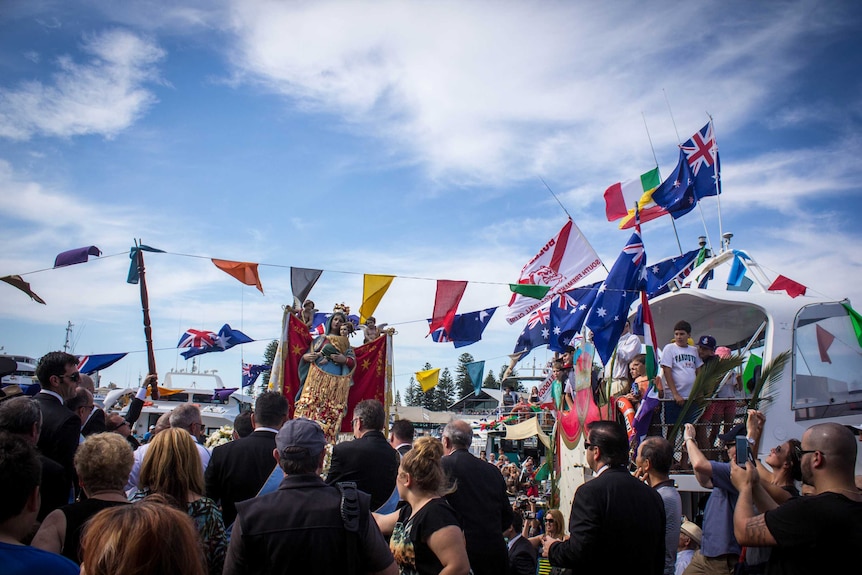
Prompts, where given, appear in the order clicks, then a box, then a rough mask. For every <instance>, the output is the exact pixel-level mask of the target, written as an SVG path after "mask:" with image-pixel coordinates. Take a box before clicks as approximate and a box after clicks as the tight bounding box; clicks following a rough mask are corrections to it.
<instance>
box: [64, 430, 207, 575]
mask: <svg viewBox="0 0 862 575" xmlns="http://www.w3.org/2000/svg"><path fill="white" fill-rule="evenodd" d="M117 437H119V438H120V439H123V438H122V437H120V436H119V435H118V436H117ZM123 441H124V442H125V440H123ZM81 549H82V551H83V561H82V564H81V573H86V574H87V575H115V574H117V573H122V574H123V575H162V574H164V573H181V574H182V575H205V574H206V562H205V561H204V558H203V555H202V553H201V551H200V544H199V542H198V535H197V532H196V530H195V525H194V523H193V522H192V520H191V519H190V518H189V516H188V515H186V514H185V513H183V512H182V511H180V510H178V509H176V508H175V507H174V506H172V505H170V504H169V503H168V500H167V498H165V497H162V496H161V495H152V496H150V497H148V498H147V499H145V500H143V501H140V502H138V503H134V504H132V505H124V506H121V507H115V508H112V509H106V510H104V511H102V512H100V513H98V514H96V515H95V516H94V517H93V519H92V520H90V522H89V523H88V524H87V526H86V527H85V528H84V535H83V538H82V540H81Z"/></svg>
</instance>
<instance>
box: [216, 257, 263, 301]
mask: <svg viewBox="0 0 862 575" xmlns="http://www.w3.org/2000/svg"><path fill="white" fill-rule="evenodd" d="M212 262H213V264H215V267H217V268H218V269H220V270H221V271H223V272H225V273H226V274H228V275H229V276H232V277H235V278H236V279H238V280H239V281H240V282H242V283H244V284H245V285H247V286H254V287H256V288H257V289H258V290H260V293H263V286H262V285H260V275H258V272H257V264H255V263H251V262H233V261H230V260H217V259H215V258H213V259H212Z"/></svg>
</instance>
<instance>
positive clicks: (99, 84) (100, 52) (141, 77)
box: [0, 30, 164, 140]
mask: <svg viewBox="0 0 862 575" xmlns="http://www.w3.org/2000/svg"><path fill="white" fill-rule="evenodd" d="M80 48H81V51H82V52H83V53H85V54H87V56H88V59H87V60H86V61H84V62H80V61H77V60H76V59H75V58H73V57H72V56H69V55H62V56H60V57H58V58H57V61H56V66H57V69H58V70H57V72H55V73H54V75H53V77H52V81H51V82H50V83H43V82H40V81H35V80H33V81H27V82H21V83H19V84H18V85H17V86H15V87H8V88H3V89H2V90H0V137H5V138H10V139H13V140H27V139H30V138H32V137H34V136H59V137H70V136H79V135H84V134H100V135H103V136H106V137H113V136H115V135H116V134H118V133H119V132H121V131H122V130H124V129H126V128H127V127H128V126H130V125H131V124H132V123H134V122H135V121H136V120H137V119H138V118H139V117H140V116H141V115H143V114H144V113H145V112H146V111H147V110H148V109H149V108H150V107H151V106H152V105H153V104H154V103H155V102H156V98H155V96H154V94H153V93H152V92H151V91H150V90H148V89H146V88H145V85H146V84H149V83H153V82H157V81H158V80H159V76H158V72H157V70H156V68H155V64H157V63H158V62H159V61H160V60H161V59H162V58H163V57H164V51H163V50H162V49H161V48H159V47H158V46H157V45H156V44H155V42H153V41H152V40H149V39H147V38H143V37H141V36H138V35H135V34H133V33H131V32H128V31H125V30H108V31H104V32H101V33H98V34H93V35H90V36H88V37H86V38H84V40H83V42H82V44H81V46H80Z"/></svg>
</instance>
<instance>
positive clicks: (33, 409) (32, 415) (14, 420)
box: [0, 395, 73, 521]
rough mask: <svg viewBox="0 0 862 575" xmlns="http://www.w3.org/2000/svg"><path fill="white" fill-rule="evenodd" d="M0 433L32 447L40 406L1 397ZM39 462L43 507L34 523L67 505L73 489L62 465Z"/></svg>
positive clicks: (21, 397)
mask: <svg viewBox="0 0 862 575" xmlns="http://www.w3.org/2000/svg"><path fill="white" fill-rule="evenodd" d="M0 431H5V432H7V433H11V434H14V435H18V436H20V437H22V438H24V439H25V440H26V441H27V443H29V444H30V445H32V446H34V447H35V446H36V444H37V443H38V442H39V434H40V433H41V431H42V412H41V411H40V410H39V406H38V405H36V402H34V401H33V400H32V399H31V398H30V397H29V396H27V395H19V396H18V397H5V398H0ZM39 460H40V461H41V462H42V483H40V484H39V495H40V497H41V499H42V505H41V507H40V508H39V513H38V514H37V515H36V520H37V521H42V520H43V519H45V517H46V516H47V515H48V514H49V513H51V512H52V511H54V510H55V509H58V508H59V507H62V506H63V505H68V504H69V503H70V502H71V499H72V495H73V490H72V482H71V481H69V478H68V477H67V476H66V470H65V469H63V466H62V465H60V464H59V463H57V462H56V461H54V460H53V459H49V458H47V457H45V456H44V455H42V454H40V455H39Z"/></svg>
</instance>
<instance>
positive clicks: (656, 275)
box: [646, 249, 700, 299]
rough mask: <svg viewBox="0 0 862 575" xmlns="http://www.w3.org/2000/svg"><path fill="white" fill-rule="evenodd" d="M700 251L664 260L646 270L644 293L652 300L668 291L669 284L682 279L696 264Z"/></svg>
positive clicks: (692, 251)
mask: <svg viewBox="0 0 862 575" xmlns="http://www.w3.org/2000/svg"><path fill="white" fill-rule="evenodd" d="M699 253H700V250H699V249H697V250H691V251H690V252H686V253H684V254H682V255H681V256H675V257H671V258H665V259H663V260H661V261H658V262H656V263H654V264H652V265H651V266H649V267H648V268H647V278H646V292H647V297H648V298H649V299H652V298H654V297H656V296H658V295H661V294H663V293H665V292H667V291H669V290H670V287H669V284H670V283H671V282H672V281H673V280H675V279H683V278H685V277H686V276H687V275H688V274H690V273H691V270H693V269H694V265H695V263H696V262H697V255H698V254H699Z"/></svg>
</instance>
